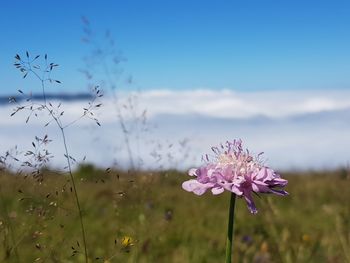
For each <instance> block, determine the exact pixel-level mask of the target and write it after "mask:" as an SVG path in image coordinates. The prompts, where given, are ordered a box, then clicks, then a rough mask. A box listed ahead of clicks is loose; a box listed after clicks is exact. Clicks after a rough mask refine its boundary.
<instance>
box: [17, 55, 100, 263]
mask: <svg viewBox="0 0 350 263" xmlns="http://www.w3.org/2000/svg"><path fill="white" fill-rule="evenodd" d="M26 55H27V61H24V60H22V59H21V58H20V56H19V55H16V57H15V59H16V60H17V61H18V62H17V63H15V66H16V67H17V68H19V69H20V71H21V72H22V73H24V78H25V77H26V76H27V74H28V73H32V74H33V75H34V76H35V77H36V78H37V79H38V80H39V81H40V83H41V88H42V96H43V100H44V102H43V104H41V105H39V106H38V107H37V108H34V109H33V105H34V104H33V105H30V106H29V107H27V108H29V109H30V110H31V111H32V112H33V111H34V110H43V109H44V110H46V111H47V112H48V114H49V116H50V117H51V118H52V120H53V121H54V123H56V125H57V127H58V129H59V131H60V134H61V139H62V143H63V147H64V152H65V157H66V159H67V169H68V174H69V177H70V181H71V185H72V190H73V194H74V198H75V203H76V207H77V210H78V214H79V221H80V228H81V235H82V240H83V247H84V255H85V262H86V263H87V262H88V250H87V242H86V231H85V227H84V220H83V213H82V208H81V203H80V200H79V195H78V191H77V187H76V182H75V178H74V176H73V173H72V164H71V160H74V158H72V157H71V155H70V154H69V151H68V146H67V139H66V133H65V128H67V127H68V126H70V125H71V124H73V123H75V122H76V121H77V120H79V119H81V118H83V117H85V116H86V117H88V118H91V119H93V120H94V121H95V122H96V123H97V124H98V125H99V126H100V124H99V122H98V120H97V119H96V118H93V117H91V116H93V114H92V112H91V110H92V108H94V107H100V105H101V104H98V105H93V103H94V101H95V99H96V98H97V97H101V96H102V95H101V94H99V90H98V89H97V88H95V92H96V94H95V95H96V96H95V98H94V99H93V101H92V102H91V103H90V104H89V107H88V108H84V113H83V114H82V115H81V116H80V117H79V118H78V119H77V120H75V121H73V122H71V123H69V124H68V125H64V124H63V123H62V121H61V116H62V115H63V113H64V111H62V112H55V111H54V109H53V106H52V105H51V103H49V102H47V98H46V91H45V83H46V82H47V81H49V82H56V83H61V82H60V81H58V80H53V79H51V75H50V74H51V71H52V69H53V68H54V67H56V66H58V65H57V64H54V63H48V62H47V55H45V69H43V70H41V68H40V66H32V63H33V61H35V60H36V59H37V58H38V57H39V56H36V57H35V58H34V59H33V60H30V59H29V53H28V52H26ZM36 70H39V73H38V72H36ZM40 73H41V74H40ZM20 92H21V93H22V91H20ZM24 108H26V107H18V109H17V110H16V111H15V113H16V112H17V111H19V110H21V109H24ZM28 120H29V117H28V119H27V121H28ZM50 122H51V121H50ZM50 122H49V123H50ZM49 123H48V124H49ZM48 124H47V125H48Z"/></svg>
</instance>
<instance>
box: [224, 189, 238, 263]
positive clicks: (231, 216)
mask: <svg viewBox="0 0 350 263" xmlns="http://www.w3.org/2000/svg"><path fill="white" fill-rule="evenodd" d="M235 202H236V195H235V194H234V193H231V199H230V212H229V215H228V225H227V238H226V260H225V263H231V262H232V261H231V257H232V245H233V243H232V239H233V223H234V217H235Z"/></svg>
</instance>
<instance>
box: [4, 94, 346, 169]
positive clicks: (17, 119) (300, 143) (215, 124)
mask: <svg viewBox="0 0 350 263" xmlns="http://www.w3.org/2000/svg"><path fill="white" fill-rule="evenodd" d="M130 96H131V98H133V99H132V107H133V109H132V110H131V111H130V107H129V106H128V105H129V101H130ZM349 98H350V92H349V91H347V90H334V91H311V90H307V91H300V90H299V91H268V92H234V91H230V90H220V91H214V90H204V89H203V90H188V91H172V90H150V91H144V92H139V93H132V94H126V93H121V94H118V102H119V103H120V104H119V105H124V104H125V107H123V106H122V107H121V108H122V111H123V112H124V113H125V115H124V116H125V121H126V124H127V125H128V127H131V128H133V129H134V130H135V129H136V130H137V129H141V127H136V126H133V124H132V118H133V113H135V112H138V113H139V114H141V113H144V110H145V109H146V111H147V114H146V115H147V121H148V126H147V131H139V132H134V133H133V131H131V132H130V133H131V134H132V137H131V146H132V149H133V153H134V154H135V157H136V156H137V157H140V159H142V163H143V165H144V167H148V168H150V167H151V168H155V167H159V166H163V167H175V168H187V167H189V166H191V165H198V164H200V157H201V154H204V153H206V152H208V149H210V146H212V145H215V144H217V143H220V142H225V141H226V140H230V139H233V138H242V139H243V140H244V141H245V142H246V145H247V146H248V147H249V148H250V149H251V150H252V151H254V152H260V151H264V152H265V153H266V157H268V160H267V163H268V164H270V165H271V166H274V167H277V168H279V169H310V168H312V169H323V168H335V167H339V166H345V165H347V163H348V161H350V151H349V150H348V149H350V140H349V139H348V135H349V134H350V133H349V132H350V124H348V123H349V117H350V99H349ZM53 103H55V102H53ZM103 104H104V106H103V107H102V108H101V110H100V111H99V113H98V118H99V120H100V122H101V124H102V127H101V128H99V129H96V127H95V126H93V123H91V122H88V121H86V120H84V121H81V122H78V123H77V124H76V125H74V126H72V127H69V128H68V129H67V133H68V136H69V137H68V138H69V143H70V149H71V150H72V152H73V153H72V154H74V155H75V156H78V157H79V156H81V158H82V157H83V156H84V155H87V156H88V158H87V159H88V160H89V161H90V162H93V163H96V164H98V165H102V166H110V165H111V163H112V162H114V161H115V160H117V162H118V164H119V165H122V166H123V165H124V166H127V165H128V163H129V161H128V155H127V151H126V150H125V147H124V146H125V145H124V137H123V133H122V132H121V130H120V124H119V123H118V119H117V117H116V116H117V112H116V110H115V101H113V100H111V99H108V98H105V100H104V101H103ZM83 105H84V103H83V102H81V101H80V102H69V103H65V105H63V106H62V107H64V109H65V112H66V113H69V114H66V115H67V116H64V117H65V122H66V123H69V122H70V121H72V120H74V119H75V118H77V117H78V116H79V115H80V114H81V113H82V108H83ZM11 108H12V106H6V107H1V108H0V112H1V116H2V118H1V119H0V125H1V131H0V140H1V151H2V152H4V151H5V150H6V149H9V148H11V147H13V146H14V145H15V144H18V145H19V146H23V147H24V148H25V147H26V146H27V147H30V144H31V141H32V140H33V137H34V136H35V135H40V134H45V133H48V134H49V136H51V138H53V139H54V142H53V145H52V148H53V149H54V151H55V155H56V158H55V159H54V160H53V162H54V163H55V164H60V165H61V164H62V163H63V162H64V158H63V157H62V156H63V151H61V150H60V138H59V137H58V136H57V135H56V134H57V132H55V129H54V127H53V126H52V127H51V126H49V127H47V128H43V125H44V124H45V121H44V120H42V119H35V118H33V120H31V121H30V122H29V124H27V125H26V124H25V123H24V121H25V114H23V113H20V114H18V115H15V116H13V117H10V116H9V115H10V113H11ZM78 159H79V158H78ZM135 159H136V158H135Z"/></svg>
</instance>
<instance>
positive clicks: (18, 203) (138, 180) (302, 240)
mask: <svg viewBox="0 0 350 263" xmlns="http://www.w3.org/2000/svg"><path fill="white" fill-rule="evenodd" d="M75 176H76V178H77V179H78V181H79V183H78V192H79V195H80V199H81V202H82V207H83V210H84V211H83V212H84V221H85V225H86V231H87V240H88V249H89V255H90V261H91V262H178V263H180V262H181V263H186V262H223V261H224V253H225V234H226V224H227V221H226V220H227V212H228V211H227V209H228V202H229V194H228V193H224V194H222V195H220V196H212V195H211V194H209V193H208V194H205V195H204V196H202V197H197V196H195V195H194V194H191V193H187V192H185V191H183V190H182V189H181V183H182V181H184V180H187V179H188V176H187V175H186V174H184V173H179V172H175V171H167V172H154V173H150V172H147V173H123V172H117V171H109V172H108V173H107V172H105V171H98V170H95V169H94V168H93V167H92V166H84V167H81V168H80V170H79V171H77V172H76V173H75ZM283 176H284V177H286V178H287V179H288V180H289V185H288V187H287V191H289V192H290V196H288V197H278V196H272V195H262V198H260V199H259V198H258V197H255V200H256V204H257V207H258V209H259V213H258V214H257V215H255V216H254V215H251V214H250V213H249V211H248V209H247V208H246V205H245V202H244V201H243V200H241V199H238V202H237V206H236V221H235V236H234V262H247V263H248V262H260V263H262V262H288V263H289V262H293V263H295V262H350V205H349V201H350V178H349V176H348V174H347V173H346V171H334V172H324V173H303V174H301V173H299V174H298V173H295V174H291V173H289V174H285V173H284V174H283ZM73 254H74V256H72V255H73ZM83 261H84V258H83V247H82V241H81V234H80V227H79V220H78V214H77V211H76V208H75V203H74V196H73V194H72V192H71V190H70V183H69V180H68V177H65V176H62V175H55V174H54V173H52V172H46V173H45V175H44V181H43V182H42V183H38V182H37V181H35V180H34V179H33V178H30V177H27V178H25V177H24V176H23V175H22V176H19V175H12V174H11V175H10V174H7V173H5V172H2V173H1V174H0V262H83Z"/></svg>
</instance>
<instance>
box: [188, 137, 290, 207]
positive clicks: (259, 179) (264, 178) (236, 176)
mask: <svg viewBox="0 0 350 263" xmlns="http://www.w3.org/2000/svg"><path fill="white" fill-rule="evenodd" d="M212 150H213V152H214V158H212V160H211V161H210V159H209V156H208V155H206V158H205V159H206V164H205V165H203V166H202V167H200V168H193V169H190V170H189V172H188V174H189V175H190V176H193V177H195V178H194V179H191V180H188V181H185V182H183V184H182V188H183V189H184V190H186V191H188V192H193V193H195V194H197V195H202V194H204V193H205V192H206V191H207V190H209V189H210V190H211V192H212V194H214V195H217V194H221V193H223V192H224V191H225V190H227V191H229V192H232V193H234V194H236V195H237V196H239V197H243V198H244V199H245V200H246V202H247V205H248V208H249V210H250V212H251V213H253V214H255V213H257V209H256V206H255V204H254V200H253V197H252V194H253V193H256V194H257V193H273V194H277V195H287V194H288V193H287V192H286V191H284V190H282V189H281V188H283V187H284V186H286V185H287V183H288V181H287V180H285V179H282V178H281V177H280V175H279V174H277V173H276V172H275V171H274V170H272V169H271V168H268V167H266V166H264V165H263V164H262V162H261V161H260V160H259V158H260V156H261V155H262V153H260V154H259V155H258V156H257V157H253V156H251V155H250V153H249V151H248V150H245V151H244V150H243V147H242V141H241V140H234V141H233V142H227V143H226V145H225V146H224V145H220V147H212Z"/></svg>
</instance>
